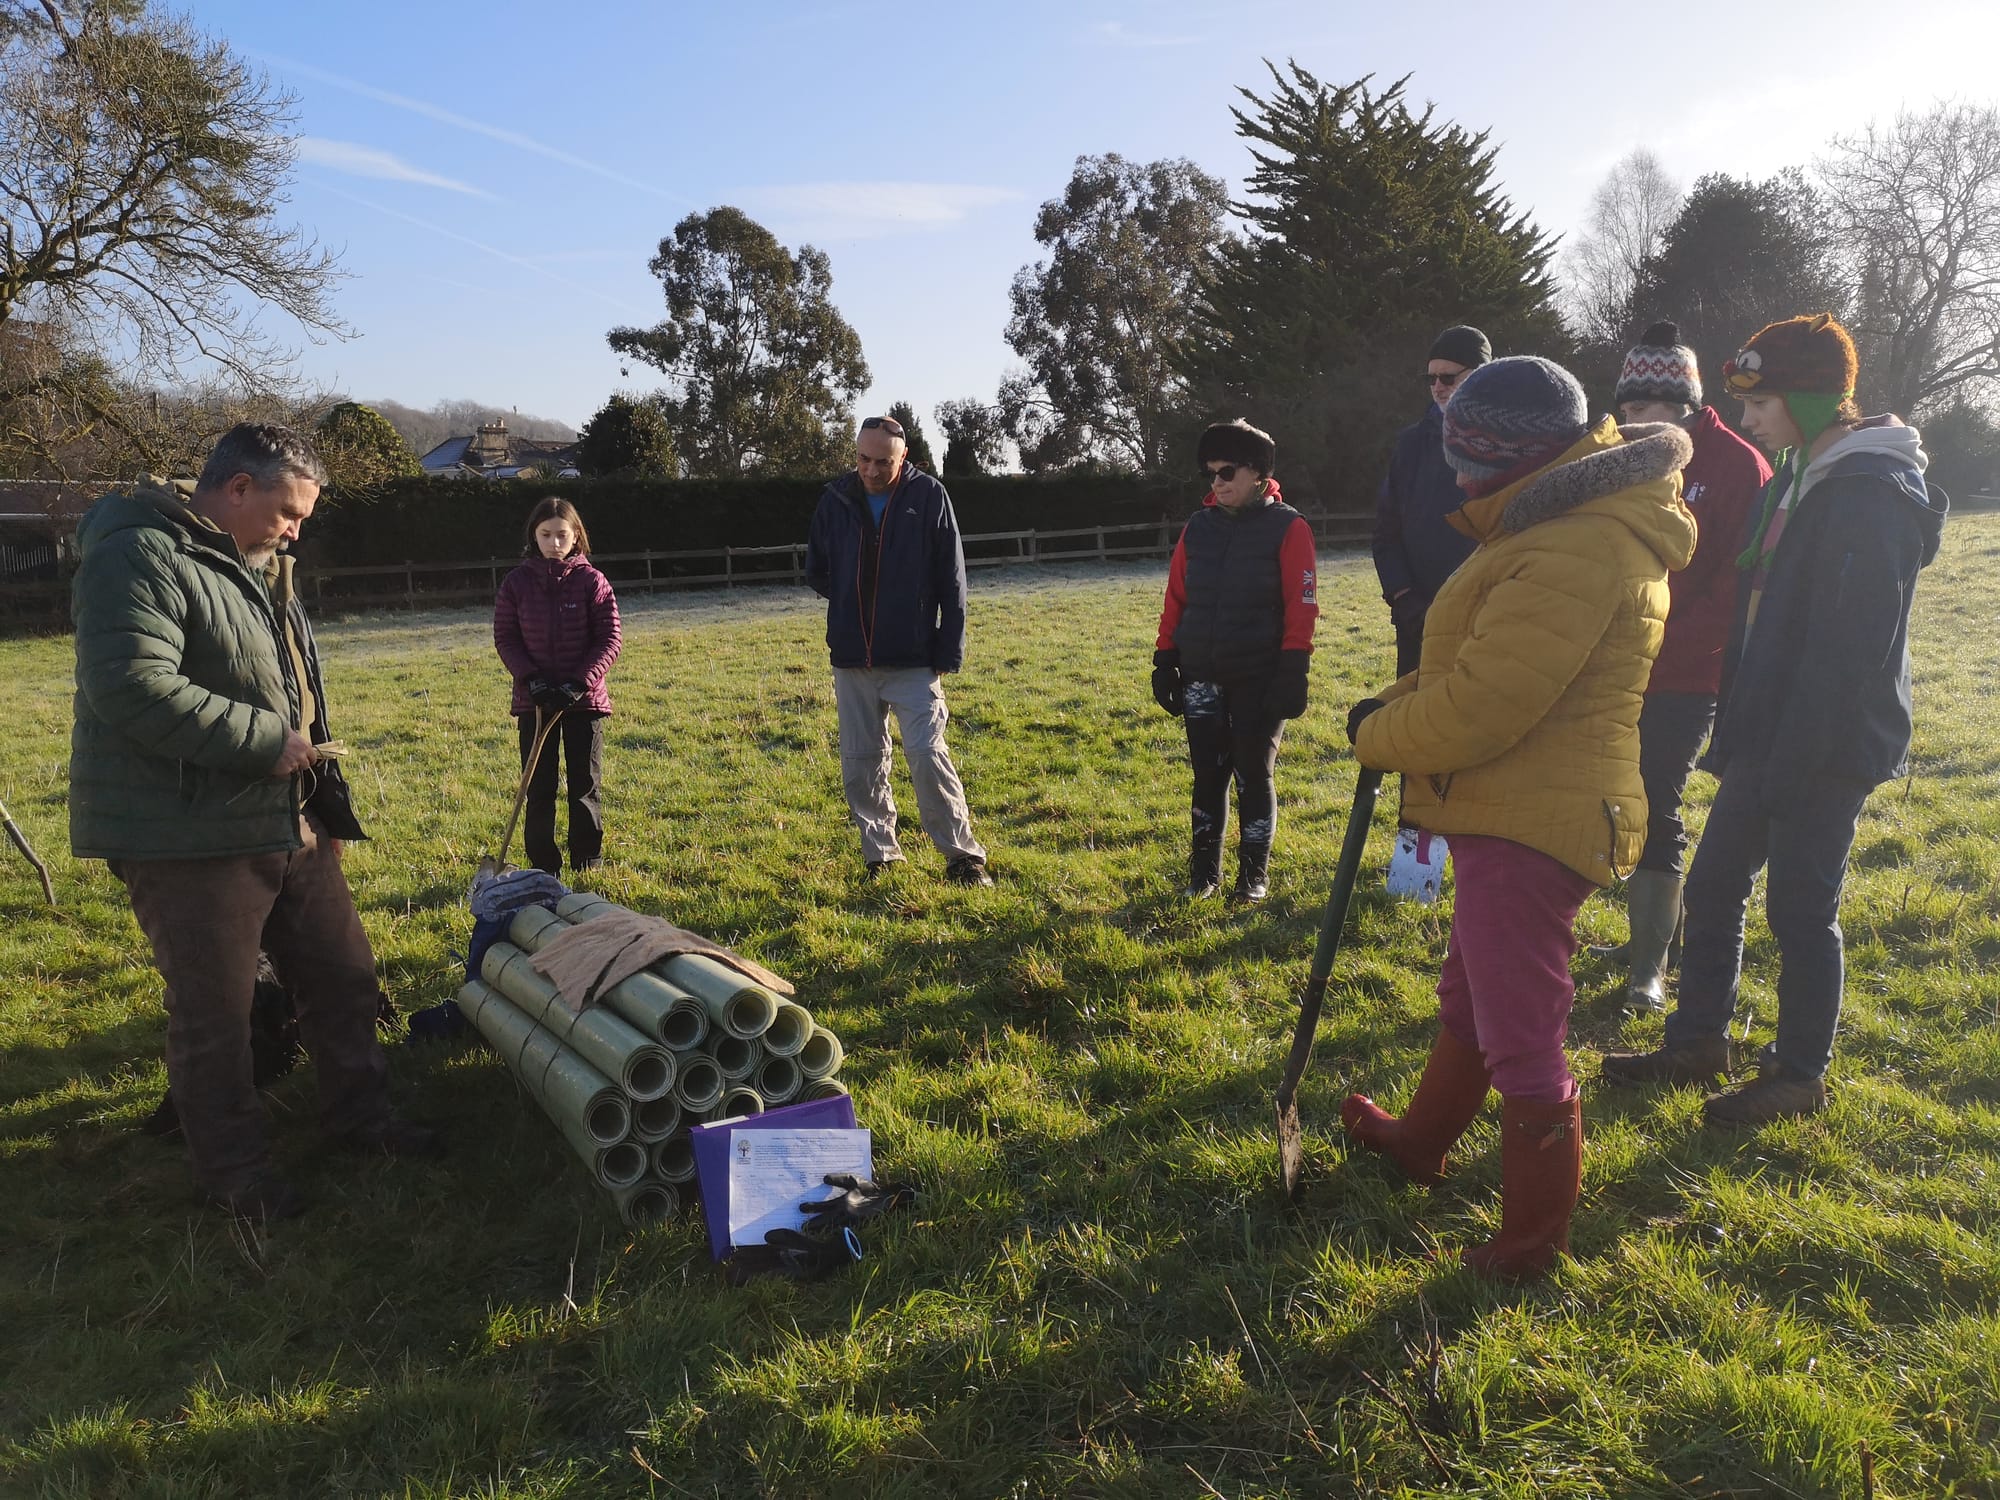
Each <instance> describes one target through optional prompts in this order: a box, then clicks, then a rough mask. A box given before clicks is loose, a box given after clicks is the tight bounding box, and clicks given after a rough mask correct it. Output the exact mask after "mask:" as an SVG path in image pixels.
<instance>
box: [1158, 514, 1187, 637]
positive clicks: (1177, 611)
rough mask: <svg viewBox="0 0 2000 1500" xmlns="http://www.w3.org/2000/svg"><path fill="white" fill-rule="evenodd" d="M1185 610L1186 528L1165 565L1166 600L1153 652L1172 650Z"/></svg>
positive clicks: (1162, 607) (1162, 608) (1162, 606)
mask: <svg viewBox="0 0 2000 1500" xmlns="http://www.w3.org/2000/svg"><path fill="white" fill-rule="evenodd" d="M1186 608H1187V528H1186V527H1185V526H1183V527H1182V528H1181V534H1180V537H1179V539H1178V540H1177V541H1175V543H1174V560H1173V561H1172V562H1170V563H1168V564H1167V599H1166V603H1164V604H1163V605H1161V606H1160V633H1159V636H1158V637H1157V638H1156V639H1155V640H1154V642H1153V649H1154V650H1155V651H1171V650H1173V649H1174V632H1175V631H1176V630H1179V629H1180V628H1181V611H1182V610H1184V609H1186Z"/></svg>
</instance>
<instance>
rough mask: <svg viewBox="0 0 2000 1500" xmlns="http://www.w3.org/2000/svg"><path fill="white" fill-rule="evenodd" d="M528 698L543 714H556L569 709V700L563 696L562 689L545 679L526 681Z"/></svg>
mask: <svg viewBox="0 0 2000 1500" xmlns="http://www.w3.org/2000/svg"><path fill="white" fill-rule="evenodd" d="M528 697H529V698H530V699H532V700H533V702H534V705H535V707H537V708H539V709H540V710H541V711H542V712H543V713H545V714H552V713H558V712H560V711H561V710H563V709H565V708H568V707H569V699H567V698H565V697H564V696H563V693H562V689H560V688H558V687H557V686H556V685H555V684H554V683H552V682H550V681H549V680H548V678H546V677H530V678H529V679H528Z"/></svg>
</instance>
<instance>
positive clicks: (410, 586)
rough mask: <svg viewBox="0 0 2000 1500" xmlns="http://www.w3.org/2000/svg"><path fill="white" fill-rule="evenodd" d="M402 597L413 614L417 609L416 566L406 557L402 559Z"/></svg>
mask: <svg viewBox="0 0 2000 1500" xmlns="http://www.w3.org/2000/svg"><path fill="white" fill-rule="evenodd" d="M403 597H404V599H405V600H407V601H408V603H409V606H410V610H411V612H412V613H414V612H415V611H416V608H417V565H416V564H415V563H413V562H411V561H410V560H409V559H408V558H407V557H406V558H404V559H403Z"/></svg>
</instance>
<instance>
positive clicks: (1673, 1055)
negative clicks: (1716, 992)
mask: <svg viewBox="0 0 2000 1500" xmlns="http://www.w3.org/2000/svg"><path fill="white" fill-rule="evenodd" d="M1601 1072H1602V1075H1603V1078H1604V1081H1605V1082H1606V1083H1611V1084H1617V1085H1619V1086H1620V1087H1625V1088H1629V1087H1631V1086H1633V1085H1635V1084H1641V1083H1671V1084H1688V1083H1713V1082H1715V1080H1716V1079H1717V1078H1727V1077H1729V1039H1728V1038H1727V1037H1720V1036H1718V1037H1710V1038H1707V1039H1706V1040H1703V1041H1699V1042H1689V1043H1686V1044H1684V1045H1682V1046H1679V1047H1674V1046H1668V1045H1662V1046H1661V1047H1659V1048H1658V1049H1657V1050H1655V1051H1652V1052H1607V1053H1605V1054H1604V1065H1603V1068H1602V1069H1601Z"/></svg>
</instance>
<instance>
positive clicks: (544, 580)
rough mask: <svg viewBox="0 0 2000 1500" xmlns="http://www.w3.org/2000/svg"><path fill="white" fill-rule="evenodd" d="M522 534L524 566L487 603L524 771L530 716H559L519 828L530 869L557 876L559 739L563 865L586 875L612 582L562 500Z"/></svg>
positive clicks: (605, 697) (600, 831) (596, 841)
mask: <svg viewBox="0 0 2000 1500" xmlns="http://www.w3.org/2000/svg"><path fill="white" fill-rule="evenodd" d="M527 530H528V535H527V544H526V545H525V546H524V547H523V548H522V549H521V551H522V554H523V556H525V557H526V558H527V561H526V562H524V563H522V564H521V565H520V566H519V567H518V568H516V569H514V571H513V572H511V573H509V574H508V575H507V578H506V581H505V582H503V583H502V584H501V585H500V597H499V599H498V601H496V602H495V604H494V606H493V645H494V649H496V650H497V651H499V653H500V660H501V661H503V662H505V663H506V664H507V670H508V671H509V672H510V673H512V674H513V678H514V702H513V707H512V710H511V712H512V713H513V715H514V717H515V719H516V720H518V721H519V724H520V733H521V764H522V765H523V766H525V765H526V764H527V763H528V756H529V754H530V752H531V751H532V749H533V747H534V743H535V728H536V719H537V718H538V717H539V718H540V719H541V720H542V721H543V722H544V723H546V722H547V721H548V719H549V718H550V716H552V715H560V716H561V722H560V725H559V727H558V728H557V729H556V731H555V732H554V733H552V734H550V735H549V737H548V741H547V743H545V744H544V745H543V746H542V757H541V759H540V760H539V761H537V762H536V764H535V773H534V776H533V777H532V778H531V779H530V781H529V782H528V805H527V810H526V825H525V829H524V834H525V838H526V843H527V851H528V861H529V863H530V864H532V865H534V867H535V868H536V869H538V870H546V871H548V872H549V874H551V875H560V874H561V873H562V855H561V854H560V853H559V852H558V851H557V849H556V750H557V745H558V743H560V745H561V749H562V758H563V760H564V761H566V762H568V764H569V863H570V868H571V869H572V870H575V871H581V870H588V869H590V868H591V867H592V866H594V865H596V864H597V863H598V860H599V858H600V857H601V856H602V854H603V851H604V815H603V808H602V805H601V801H600V798H601V795H602V790H603V785H602V783H603V775H604V721H605V720H606V719H607V718H609V717H610V715H611V694H610V693H608V692H607V691H605V687H604V674H605V673H606V672H608V671H610V670H611V664H612V663H613V662H614V661H616V660H618V647H619V643H620V640H621V637H620V634H619V630H618V600H617V599H616V598H615V597H614V596H613V594H612V592H611V582H610V580H609V579H607V578H606V577H605V576H604V575H603V574H602V573H600V572H598V571H597V569H595V568H593V567H592V566H591V565H590V557H589V553H590V535H589V533H588V532H586V531H585V530H584V529H583V517H581V516H579V515H578V514H577V513H576V507H575V506H574V505H571V504H570V503H569V501H567V500H564V499H561V498H560V497H558V496H555V495H551V496H549V497H548V498H547V499H546V500H542V501H539V502H537V504H536V506H535V508H534V509H533V510H532V511H530V512H529V513H528V529H527ZM536 709H540V710H541V713H540V714H539V715H537V714H536V713H535V710H536Z"/></svg>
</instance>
